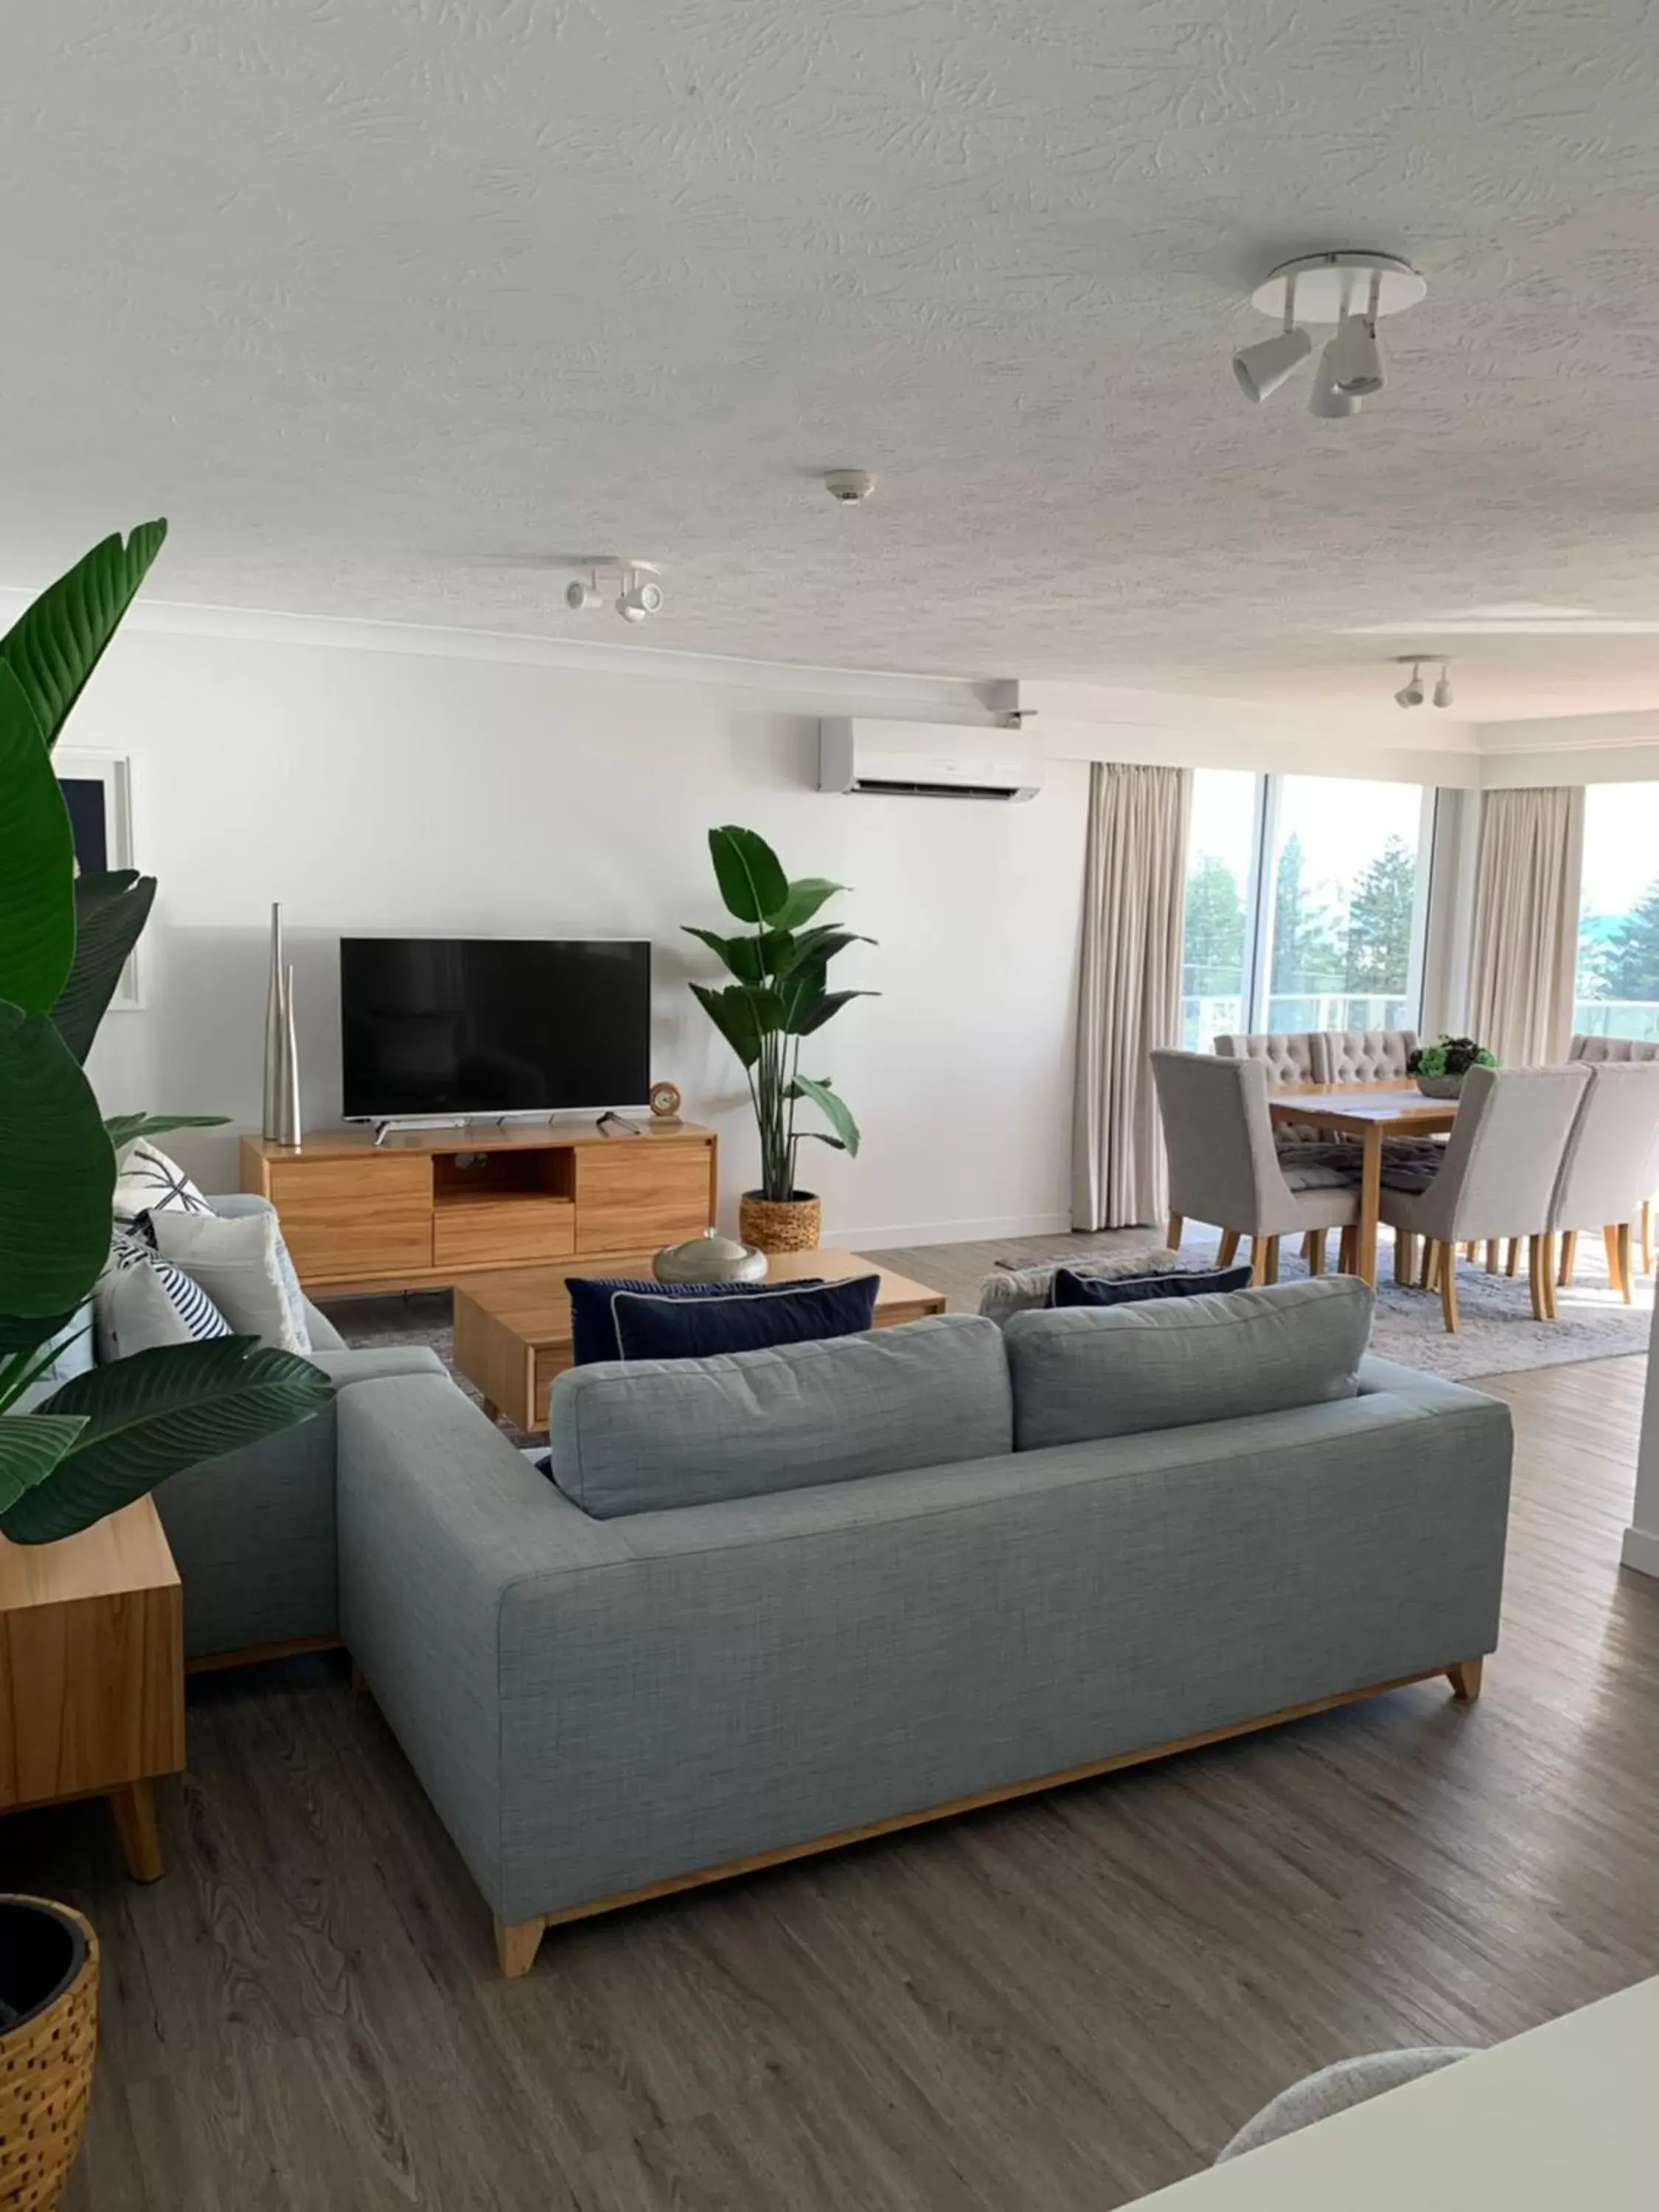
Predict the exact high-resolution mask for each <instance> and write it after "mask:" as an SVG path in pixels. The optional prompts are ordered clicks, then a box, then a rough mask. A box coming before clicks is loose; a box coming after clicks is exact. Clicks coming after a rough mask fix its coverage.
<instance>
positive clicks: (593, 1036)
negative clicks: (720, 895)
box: [340, 937, 651, 1120]
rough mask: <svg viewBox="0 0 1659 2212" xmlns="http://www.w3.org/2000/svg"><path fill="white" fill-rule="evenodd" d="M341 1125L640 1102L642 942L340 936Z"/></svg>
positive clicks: (647, 1008) (646, 1011) (646, 1063)
mask: <svg viewBox="0 0 1659 2212" xmlns="http://www.w3.org/2000/svg"><path fill="white" fill-rule="evenodd" d="M340 1030H341V1047H342V1051H341V1058H342V1060H343V1074H344V1090H345V1112H346V1115H347V1118H348V1119H358V1118H362V1119H366V1120H380V1119H382V1118H389V1117H390V1116H392V1115H400V1114H413V1115H418V1114H526V1113H527V1114H537V1113H551V1112H555V1111H556V1110H557V1109H560V1108H562V1107H588V1106H592V1107H602V1106H635V1105H639V1104H641V1103H642V1102H643V1101H644V1099H645V1097H646V1095H647V1091H649V1089H650V1087H651V1075H650V1045H651V947H650V945H648V944H647V943H646V942H645V941H644V940H643V939H635V938H617V939H607V938H597V939H586V940H572V939H546V938H486V937H344V938H342V939H341V940H340Z"/></svg>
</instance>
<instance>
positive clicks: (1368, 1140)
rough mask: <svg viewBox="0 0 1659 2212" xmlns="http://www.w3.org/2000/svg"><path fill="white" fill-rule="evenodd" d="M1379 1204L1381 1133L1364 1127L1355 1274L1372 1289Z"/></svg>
mask: <svg viewBox="0 0 1659 2212" xmlns="http://www.w3.org/2000/svg"><path fill="white" fill-rule="evenodd" d="M1382 1204H1383V1132H1382V1130H1381V1129H1380V1128H1373V1129H1367V1130H1366V1132H1365V1136H1364V1152H1363V1153H1362V1154H1361V1158H1360V1170H1359V1255H1358V1258H1359V1273H1360V1274H1361V1275H1362V1276H1363V1277H1364V1279H1365V1281H1366V1282H1368V1283H1369V1284H1370V1286H1371V1288H1372V1289H1373V1290H1375V1289H1376V1223H1377V1216H1378V1214H1379V1212H1381V1210H1382Z"/></svg>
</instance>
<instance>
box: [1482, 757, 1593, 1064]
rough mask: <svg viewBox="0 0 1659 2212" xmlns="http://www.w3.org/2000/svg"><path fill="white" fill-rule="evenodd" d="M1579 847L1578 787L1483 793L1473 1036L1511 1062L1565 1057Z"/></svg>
mask: <svg viewBox="0 0 1659 2212" xmlns="http://www.w3.org/2000/svg"><path fill="white" fill-rule="evenodd" d="M1583 845H1584V793H1583V787H1582V786H1580V785H1574V786H1572V787H1570V788H1567V789H1559V790H1558V789H1552V790H1547V791H1489V792H1487V793H1486V794H1485V796H1484V797H1483V799H1482V800H1481V803H1480V862H1479V865H1478V866H1477V868H1476V870H1475V893H1474V896H1475V905H1474V964H1473V971H1472V975H1471V978H1470V988H1469V1033H1470V1035H1471V1036H1474V1037H1476V1038H1478V1039H1479V1041H1480V1042H1481V1043H1482V1044H1484V1045H1486V1046H1489V1047H1490V1048H1491V1049H1492V1051H1493V1052H1495V1053H1496V1054H1498V1058H1499V1059H1500V1060H1504V1061H1505V1062H1507V1063H1508V1064H1509V1065H1510V1066H1515V1067H1538V1066H1545V1065H1547V1064H1548V1063H1549V1062H1550V1061H1553V1060H1563V1059H1565V1057H1566V1050H1567V1040H1568V1038H1569V1036H1571V1032H1572V999H1573V987H1574V978H1575V972H1576V969H1577V960H1578V884H1579V872H1580V868H1581V865H1582V861H1583Z"/></svg>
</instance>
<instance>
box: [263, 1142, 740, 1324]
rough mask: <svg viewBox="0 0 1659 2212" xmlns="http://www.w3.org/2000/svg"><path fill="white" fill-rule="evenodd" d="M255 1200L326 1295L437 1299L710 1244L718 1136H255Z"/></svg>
mask: <svg viewBox="0 0 1659 2212" xmlns="http://www.w3.org/2000/svg"><path fill="white" fill-rule="evenodd" d="M242 1188H243V1189H244V1190H246V1191H252V1192H256V1193H257V1194H258V1195H259V1196H261V1197H263V1198H268V1199H269V1200H270V1202H271V1204H272V1205H273V1206H275V1207H276V1211H277V1212H278V1213H279V1214H280V1216H281V1217H282V1223H283V1237H284V1238H285V1239H286V1240H287V1243H288V1248H289V1251H290V1253H291V1254H292V1255H293V1257H294V1264H295V1267H296V1268H297V1269H298V1270H299V1274H300V1279H301V1282H302V1283H303V1284H304V1285H305V1286H306V1288H307V1291H310V1292H311V1294H312V1296H313V1297H351V1296H354V1295H356V1294H358V1293H368V1292H373V1291H410V1290H429V1289H435V1288H439V1287H441V1286H443V1285H448V1284H451V1283H457V1282H464V1281H465V1279H467V1277H468V1276H469V1275H477V1274H486V1273H493V1272H495V1270H497V1269H500V1268H502V1267H540V1266H544V1265H545V1264H546V1263H547V1262H548V1261H563V1262H565V1263H569V1262H572V1261H574V1262H576V1263H577V1264H579V1265H580V1264H584V1263H586V1262H587V1261H601V1260H605V1259H610V1258H620V1257H623V1256H625V1255H629V1254H634V1255H637V1254H639V1253H641V1252H646V1251H650V1250H652V1249H653V1248H654V1247H656V1246H659V1245H662V1244H673V1243H679V1242H680V1241H681V1240H682V1239H683V1238H684V1237H696V1235H698V1234H699V1233H700V1232H701V1231H702V1230H704V1229H707V1228H708V1225H709V1224H710V1223H711V1222H712V1221H713V1220H714V1218H715V1212H716V1208H717V1206H718V1202H719V1195H720V1169H719V1150H718V1144H717V1140H716V1139H715V1136H714V1131H713V1130H712V1129H702V1128H698V1127H696V1125H695V1124H694V1123H691V1122H689V1121H673V1122H648V1123H646V1124H645V1125H643V1127H641V1132H640V1133H639V1134H638V1135H637V1136H632V1135H616V1136H606V1135H605V1134H604V1133H602V1132H601V1131H599V1129H596V1128H595V1127H592V1124H591V1123H582V1124H572V1125H569V1126H566V1127H560V1126H559V1125H557V1124H556V1123H552V1124H548V1123H540V1122H538V1123H536V1124H534V1125H532V1126H531V1127H524V1126H518V1127H501V1126H500V1125H498V1124H496V1123H494V1122H488V1123H483V1124H480V1125H479V1127H477V1129H458V1128H447V1129H403V1130H398V1131H395V1132H393V1133H392V1135H390V1136H389V1137H388V1138H387V1139H386V1141H385V1142H384V1143H383V1144H380V1145H376V1144H375V1142H374V1133H373V1132H372V1131H371V1130H368V1129H366V1128H345V1129H327V1130H323V1131H320V1132H319V1133H318V1134H317V1135H315V1136H310V1137H307V1138H306V1139H305V1140H304V1142H303V1143H302V1144H300V1145H295V1146H286V1145H276V1144H272V1143H270V1141H269V1140H268V1139H265V1138H264V1137H244V1138H243V1139H242Z"/></svg>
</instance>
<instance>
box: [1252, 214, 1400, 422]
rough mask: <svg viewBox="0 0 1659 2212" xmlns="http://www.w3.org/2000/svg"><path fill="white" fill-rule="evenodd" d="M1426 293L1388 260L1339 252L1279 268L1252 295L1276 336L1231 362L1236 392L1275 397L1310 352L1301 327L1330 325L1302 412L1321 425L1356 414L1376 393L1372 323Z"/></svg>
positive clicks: (1378, 362)
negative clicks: (1273, 322)
mask: <svg viewBox="0 0 1659 2212" xmlns="http://www.w3.org/2000/svg"><path fill="white" fill-rule="evenodd" d="M1428 289H1429V288H1428V286H1427V285H1426V284H1425V283H1424V281H1423V279H1422V278H1421V277H1420V276H1419V275H1418V273H1417V271H1416V270H1414V269H1413V267H1412V266H1411V264H1410V263H1409V262H1406V261H1401V259H1400V258H1399V257H1398V256H1397V255H1395V254H1392V253H1373V252H1369V251H1360V250H1353V251H1347V250H1345V251H1343V252H1339V253H1308V254H1304V255H1303V256H1302V257H1301V258H1299V259H1297V260H1295V261H1286V262H1284V263H1282V264H1280V266H1279V268H1277V269H1275V270H1273V274H1272V276H1269V277H1268V278H1267V282H1266V283H1264V284H1261V285H1259V286H1258V287H1257V289H1256V290H1255V292H1254V293H1253V294H1252V295H1251V304H1252V305H1253V306H1254V307H1259V308H1260V309H1261V312H1262V313H1263V314H1266V315H1275V316H1277V317H1278V318H1279V323H1280V329H1279V335H1278V336H1277V337H1272V338H1264V339H1262V340H1261V343H1259V344H1257V345H1253V346H1245V347H1243V349H1241V350H1240V351H1239V352H1237V353H1236V354H1235V355H1234V356H1233V374H1234V375H1235V377H1237V380H1238V387H1239V390H1240V391H1241V392H1243V394H1244V396H1245V398H1247V399H1253V400H1255V401H1257V402H1258V403H1259V402H1261V400H1263V399H1266V398H1268V397H1269V395H1270V394H1271V393H1273V392H1277V391H1278V389H1279V386H1280V385H1281V384H1283V383H1284V382H1285V379H1286V378H1287V377H1288V376H1290V375H1291V374H1292V373H1293V371H1294V370H1296V369H1297V368H1298V367H1299V366H1300V365H1301V363H1302V362H1304V361H1305V360H1306V359H1307V358H1308V356H1309V355H1310V353H1311V352H1312V351H1313V340H1312V338H1311V337H1310V336H1309V333H1308V331H1307V328H1306V327H1305V326H1306V325H1308V324H1310V323H1316V324H1330V325H1334V335H1333V336H1332V337H1331V339H1330V341H1329V343H1328V344H1327V345H1326V346H1325V348H1324V349H1323V350H1322V353H1321V355H1320V356H1319V360H1318V362H1316V365H1315V368H1314V384H1313V392H1312V395H1311V397H1310V400H1309V407H1310V411H1311V412H1312V413H1313V414H1315V415H1316V416H1320V417H1321V418H1322V420H1325V421H1328V422H1334V421H1340V420H1341V419H1342V418H1343V417H1345V416H1349V415H1357V414H1358V411H1359V405H1360V402H1361V401H1362V400H1364V399H1368V398H1370V397H1371V396H1372V394H1373V393H1375V392H1380V391H1381V390H1382V389H1383V356H1382V353H1381V351H1380V349H1379V348H1378V346H1377V343H1376V324H1377V319H1378V317H1379V316H1382V315H1394V314H1398V313H1400V311H1401V308H1402V307H1415V306H1416V304H1417V302H1418V301H1419V300H1420V299H1422V297H1423V296H1424V295H1425V293H1426V292H1427V290H1428Z"/></svg>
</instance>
